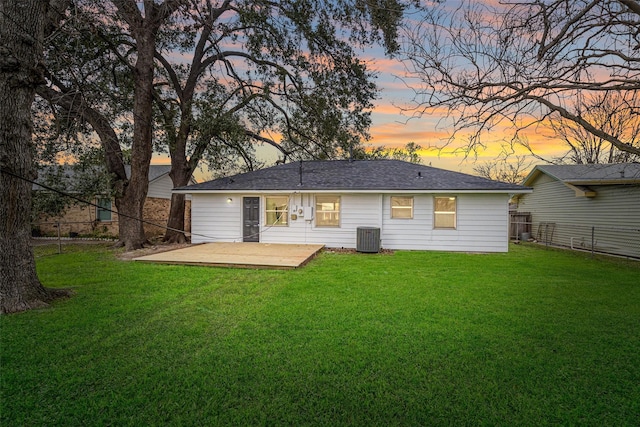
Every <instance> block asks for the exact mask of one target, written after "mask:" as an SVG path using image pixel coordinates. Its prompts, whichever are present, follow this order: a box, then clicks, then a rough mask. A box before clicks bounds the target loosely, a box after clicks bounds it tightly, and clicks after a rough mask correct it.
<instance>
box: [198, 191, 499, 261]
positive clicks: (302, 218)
mask: <svg viewBox="0 0 640 427" xmlns="http://www.w3.org/2000/svg"><path fill="white" fill-rule="evenodd" d="M397 195H407V194H397ZM451 195H452V196H457V229H455V230H434V229H433V197H434V196H433V195H430V194H418V195H409V196H413V197H414V217H413V219H402V220H401V219H391V213H390V197H391V195H381V194H342V195H340V197H341V200H340V203H341V218H340V227H316V226H315V221H314V218H313V213H314V212H313V211H314V210H315V206H314V204H315V202H314V200H315V199H314V195H313V194H289V214H290V216H291V214H293V213H296V214H298V213H297V212H298V210H299V209H302V215H300V214H298V219H296V220H292V219H291V218H290V219H289V225H288V226H271V227H269V226H267V227H264V225H263V224H264V223H265V213H264V197H262V199H261V203H260V205H261V219H260V221H261V224H262V226H261V233H260V241H261V242H265V243H317V244H324V245H326V246H327V247H336V248H355V247H356V232H357V231H356V230H357V228H358V227H380V228H381V241H382V247H383V248H387V249H408V250H445V251H472V252H506V251H507V250H508V222H509V219H508V195H506V194H484V195H479V194H451ZM246 196H255V195H251V194H247V195H246ZM228 197H231V198H232V199H233V202H232V203H227V202H226V201H227V198H228ZM192 203H193V204H192V230H193V232H194V233H195V234H197V235H195V236H193V238H192V241H193V242H194V243H200V242H205V241H242V218H241V215H242V196H241V195H235V194H234V195H224V194H223V195H198V194H195V195H193V202H192ZM199 235H206V236H207V237H202V236H199Z"/></svg>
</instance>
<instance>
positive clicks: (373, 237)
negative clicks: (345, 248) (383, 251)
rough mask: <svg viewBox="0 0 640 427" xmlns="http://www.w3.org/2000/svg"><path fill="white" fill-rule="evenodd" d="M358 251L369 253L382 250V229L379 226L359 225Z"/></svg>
mask: <svg viewBox="0 0 640 427" xmlns="http://www.w3.org/2000/svg"><path fill="white" fill-rule="evenodd" d="M356 251H358V252H367V253H377V252H380V229H379V228H377V227H358V228H357V235H356Z"/></svg>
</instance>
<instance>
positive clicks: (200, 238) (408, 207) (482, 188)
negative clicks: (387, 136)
mask: <svg viewBox="0 0 640 427" xmlns="http://www.w3.org/2000/svg"><path fill="white" fill-rule="evenodd" d="M530 191H531V190H530V189H528V188H525V187H523V186H520V185H515V184H507V183H503V182H497V181H492V180H488V179H484V178H480V177H477V176H472V175H467V174H463V173H458V172H452V171H447V170H443V169H437V168H433V167H429V166H424V165H419V164H414V163H408V162H404V161H399V160H356V161H350V160H334V161H303V162H294V163H287V164H281V165H277V166H274V167H270V168H266V169H262V170H257V171H253V172H247V173H243V174H239V175H234V176H231V177H226V178H219V179H216V180H213V181H209V182H204V183H200V184H196V185H190V186H186V187H181V188H176V189H174V192H180V193H186V194H191V196H192V205H191V206H192V213H191V215H192V222H191V227H192V233H193V234H192V242H193V243H200V242H213V241H222V242H264V243H298V244H305V243H309V244H323V245H325V246H327V247H330V248H353V249H361V248H360V247H359V246H358V245H359V244H360V243H361V240H362V247H363V248H366V249H371V246H370V245H371V244H373V247H374V249H377V248H375V246H376V245H377V246H379V247H381V248H386V249H409V250H413V249H415V250H445V251H475V252H506V251H508V227H509V213H508V204H509V198H510V196H511V195H513V194H516V193H527V192H530ZM371 236H372V237H371ZM372 239H373V240H376V241H373V243H372ZM378 239H379V240H378ZM362 251H363V252H374V251H375V250H362Z"/></svg>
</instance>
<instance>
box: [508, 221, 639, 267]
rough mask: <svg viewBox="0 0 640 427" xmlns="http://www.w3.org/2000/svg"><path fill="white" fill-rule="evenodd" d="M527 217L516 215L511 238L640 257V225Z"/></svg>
mask: <svg viewBox="0 0 640 427" xmlns="http://www.w3.org/2000/svg"><path fill="white" fill-rule="evenodd" d="M523 219H524V220H523ZM526 219H527V218H526V216H512V221H511V224H510V232H509V234H510V238H511V239H513V240H523V241H527V240H530V241H535V242H538V243H542V244H545V245H550V246H560V247H565V248H570V249H573V250H583V251H589V252H592V253H602V254H610V255H618V256H623V257H629V258H637V259H640V228H631V227H612V226H605V225H583V224H571V223H557V222H532V221H531V220H530V217H529V220H528V221H527V220H526Z"/></svg>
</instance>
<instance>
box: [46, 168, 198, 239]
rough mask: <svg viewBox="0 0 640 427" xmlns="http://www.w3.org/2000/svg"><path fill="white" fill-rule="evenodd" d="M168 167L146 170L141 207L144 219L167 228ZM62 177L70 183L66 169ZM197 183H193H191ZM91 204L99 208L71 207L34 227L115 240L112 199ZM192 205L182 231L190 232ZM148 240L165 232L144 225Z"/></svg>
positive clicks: (70, 174) (187, 204)
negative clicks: (146, 185) (65, 176)
mask: <svg viewBox="0 0 640 427" xmlns="http://www.w3.org/2000/svg"><path fill="white" fill-rule="evenodd" d="M125 171H126V173H127V176H130V174H131V167H130V166H128V165H127V166H125ZM170 171H171V166H169V165H151V166H150V167H149V190H148V193H147V199H146V201H145V204H144V212H143V217H144V218H143V219H144V220H145V221H149V222H151V223H154V224H160V225H166V224H167V220H168V219H169V209H170V206H171V190H172V188H173V183H172V181H171V177H170V176H169V172H170ZM64 173H65V175H67V177H68V178H70V179H71V180H73V170H72V169H71V168H68V169H66V170H65V172H64ZM191 182H192V183H193V184H195V183H196V181H195V180H194V179H192V181H191ZM34 190H36V191H38V190H41V188H40V187H37V186H34ZM91 202H92V203H95V204H96V205H98V207H96V206H87V205H83V204H74V205H72V206H70V207H69V208H68V209H66V211H65V213H64V214H63V215H61V216H59V217H47V218H41V221H40V222H39V224H38V225H37V227H38V229H39V231H40V233H42V234H45V235H52V234H57V233H58V226H59V227H60V233H61V235H63V236H68V235H69V234H71V235H74V234H78V235H100V236H112V237H117V236H118V214H117V212H112V211H116V206H115V202H114V201H113V199H112V198H111V197H108V196H107V197H105V196H101V195H96V197H95V198H94V199H93V200H91ZM190 222H191V201H190V200H187V201H186V202H185V228H186V229H187V230H186V231H190V226H191V223H190ZM144 229H145V234H146V235H147V237H154V236H158V235H163V234H164V232H165V229H164V228H161V227H154V226H153V225H149V224H145V225H144Z"/></svg>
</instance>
